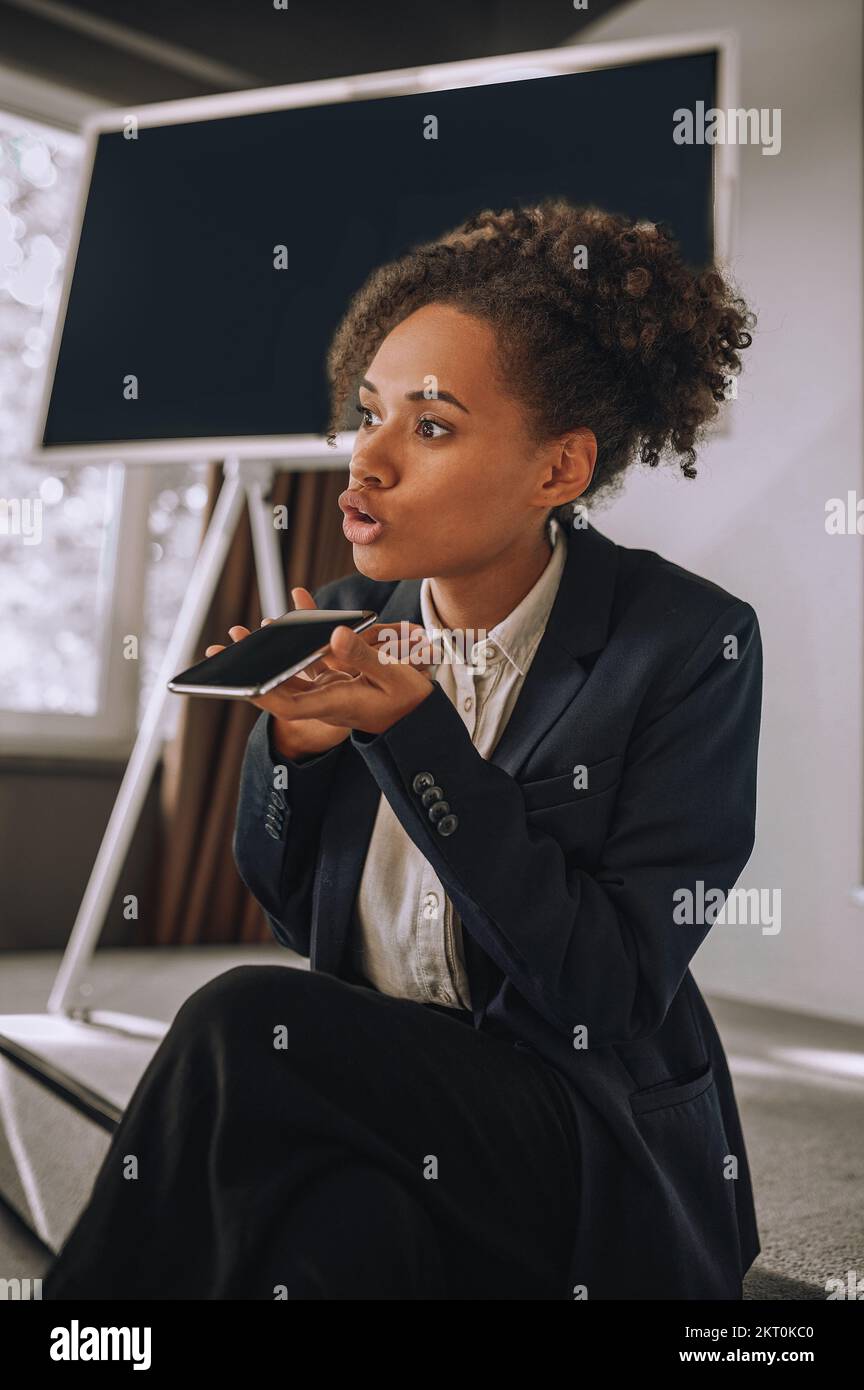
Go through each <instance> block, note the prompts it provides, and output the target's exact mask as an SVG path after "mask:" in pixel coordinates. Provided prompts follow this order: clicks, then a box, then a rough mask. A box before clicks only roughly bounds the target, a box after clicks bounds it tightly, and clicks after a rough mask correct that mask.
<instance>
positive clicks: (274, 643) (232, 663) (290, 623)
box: [170, 608, 375, 691]
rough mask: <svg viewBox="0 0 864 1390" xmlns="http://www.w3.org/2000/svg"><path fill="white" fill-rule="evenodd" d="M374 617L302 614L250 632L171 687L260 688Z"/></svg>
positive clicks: (338, 612) (351, 612) (315, 611)
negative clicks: (340, 631)
mask: <svg viewBox="0 0 864 1390" xmlns="http://www.w3.org/2000/svg"><path fill="white" fill-rule="evenodd" d="M374 617H375V614H374V613H370V612H368V611H366V612H363V611H360V610H357V609H349V610H345V611H341V610H335V609H317V608H310V609H298V610H297V611H296V612H294V613H287V614H285V616H284V617H282V618H277V619H275V620H274V622H272V623H268V625H267V627H262V628H258V630H257V631H256V632H250V634H249V636H248V637H244V638H243V639H242V640H241V641H239V642H235V643H234V644H233V645H232V646H228V647H226V648H225V649H224V651H221V652H217V653H216V655H215V656H208V657H205V659H204V660H203V661H199V662H198V663H197V664H196V665H195V666H190V667H189V669H188V671H183V672H181V674H180V675H178V676H175V677H174V679H173V680H172V681H171V683H170V684H171V686H172V688H173V687H175V686H178V685H180V686H197V687H199V688H200V687H203V688H211V687H212V688H213V689H214V691H216V690H222V689H248V688H250V687H258V686H261V685H264V684H266V683H267V682H268V681H270V680H272V679H273V678H274V677H276V676H278V675H280V674H281V673H282V672H283V671H287V670H289V669H290V668H291V667H293V666H296V665H297V663H298V662H302V661H303V660H304V659H305V658H307V657H310V656H311V655H312V654H313V653H314V652H317V651H318V650H319V649H320V648H321V647H326V645H327V643H328V642H329V641H330V636H331V634H332V632H333V630H334V628H337V627H342V626H343V625H344V626H348V627H353V628H355V629H357V628H361V627H365V626H367V625H368V623H369V622H371V621H372V620H373V619H374Z"/></svg>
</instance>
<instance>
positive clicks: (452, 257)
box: [326, 198, 756, 521]
mask: <svg viewBox="0 0 864 1390" xmlns="http://www.w3.org/2000/svg"><path fill="white" fill-rule="evenodd" d="M580 248H583V249H582V250H580ZM577 252H578V255H577ZM580 263H584V264H585V268H584V269H582V268H579V265H580ZM431 303H437V304H449V305H451V306H454V307H456V308H458V309H460V310H462V311H463V312H467V313H472V314H474V315H476V316H478V317H480V318H482V319H484V320H485V321H486V322H488V323H489V324H490V325H491V327H492V328H493V329H494V330H495V334H496V357H497V361H496V377H497V379H498V380H499V382H500V384H501V386H502V389H504V390H505V391H506V392H507V393H508V395H510V396H511V397H512V398H514V399H517V400H519V401H520V402H521V403H522V404H523V405H524V407H525V410H526V419H527V428H528V433H529V437H530V438H531V439H532V441H533V442H534V443H536V444H541V443H544V442H548V441H550V440H551V439H554V438H557V437H560V436H562V435H564V434H566V433H568V432H569V431H573V430H576V429H577V428H578V427H580V426H582V427H587V428H589V429H591V430H592V431H593V433H594V435H595V436H596V439H597V445H598V450H597V462H596V466H595V469H594V474H593V477H592V479H591V482H590V484H589V486H588V487H587V488H586V489H585V492H584V493H583V494H582V496H583V497H585V498H588V497H589V496H590V497H591V498H592V499H596V497H597V496H598V495H600V494H603V495H604V496H605V497H607V498H608V497H609V496H611V495H614V494H616V493H617V492H618V491H619V490H620V485H621V481H622V478H623V474H624V473H625V471H626V470H627V469H628V468H629V467H630V465H631V464H632V463H634V462H635V461H636V459H637V457H638V458H640V459H641V461H642V462H643V463H646V464H649V465H650V466H651V467H656V465H657V463H658V462H659V460H660V458H661V455H663V454H665V453H667V452H668V453H670V454H672V455H677V456H679V460H680V466H681V470H682V472H683V473H684V475H685V477H688V478H693V477H695V476H696V469H695V466H694V465H695V461H696V447H695V446H696V444H697V443H701V442H702V439H703V438H704V429H705V426H706V424H707V423H708V422H710V421H711V420H712V419H713V418H714V417H715V416H716V415H717V412H718V402H721V401H723V400H725V399H726V398H727V397H726V393H727V388H728V384H729V382H730V379H731V376H732V375H733V374H737V373H738V372H739V371H740V369H741V359H740V357H739V352H740V350H741V349H742V348H746V347H749V346H750V343H751V341H752V338H751V335H750V333H749V332H747V328H752V327H754V326H755V322H756V320H755V316H754V315H753V314H752V313H751V312H750V310H749V309H748V308H747V306H746V304H745V302H744V301H743V299H741V298H738V297H735V292H734V287H733V286H732V285H731V284H730V281H729V279H728V277H726V278H724V276H723V275H721V274H720V273H719V271H718V270H717V268H716V267H715V266H710V267H708V268H707V269H703V270H696V269H693V268H691V267H689V266H688V265H687V264H686V263H685V262H684V261H683V259H682V257H681V253H680V249H679V247H678V245H677V243H676V241H675V240H674V239H673V237H672V235H671V233H670V231H669V229H668V226H667V225H666V224H665V223H653V222H646V221H635V220H634V219H633V218H630V217H627V216H624V215H620V214H617V213H611V212H605V211H602V210H601V209H600V208H597V207H594V206H586V207H576V206H574V205H573V204H571V203H569V202H568V201H567V200H566V199H564V198H546V199H544V200H542V201H541V202H539V203H537V204H535V205H533V206H528V207H524V208H523V207H515V208H506V209H503V210H501V211H498V212H494V211H492V210H491V209H489V208H486V209H484V210H483V211H481V212H478V213H476V214H475V215H474V216H472V217H469V218H468V219H467V220H466V221H465V222H464V223H462V224H461V225H460V226H458V227H456V228H454V229H453V230H452V231H450V232H448V233H446V234H445V235H444V236H442V237H441V238H439V239H438V240H436V241H431V242H425V243H422V244H419V245H417V246H415V247H413V248H412V250H411V251H409V252H408V253H407V254H406V255H404V256H401V257H400V258H399V259H397V260H394V261H391V262H390V263H388V264H385V265H382V266H380V267H378V268H376V269H375V270H374V271H373V272H372V273H371V274H370V276H369V277H368V279H367V280H366V282H365V284H364V285H363V286H362V287H361V288H360V289H359V290H358V291H357V293H356V294H355V295H354V296H353V298H352V299H351V301H350V304H349V306H348V310H347V312H346V314H345V316H344V317H343V319H342V321H341V323H340V324H339V326H338V328H337V329H336V332H335V334H334V336H333V339H332V341H331V344H330V348H329V351H328V354H327V372H328V379H329V381H330V388H331V390H330V406H331V413H330V421H329V429H328V432H327V436H326V437H327V442H328V444H330V445H334V444H335V436H336V435H337V434H338V433H339V432H340V430H342V429H351V428H355V426H353V425H352V424H350V423H349V421H348V419H347V418H346V417H345V415H344V414H343V411H344V409H345V406H346V402H348V400H349V398H352V397H353V398H354V399H356V394H357V388H358V387H359V383H360V381H361V379H362V377H363V375H364V373H365V371H366V369H367V367H368V365H369V363H370V362H371V360H372V358H373V357H374V355H375V352H376V351H377V349H378V346H379V345H380V343H381V342H382V340H383V339H384V338H385V337H386V335H387V334H388V333H389V332H390V331H391V329H393V328H395V327H396V325H397V324H398V323H400V322H401V321H402V320H403V319H405V318H407V317H408V315H409V314H412V313H413V312H414V311H415V310H417V309H419V308H421V307H422V306H424V305H426V304H431ZM577 505H578V504H577V502H576V500H575V499H574V500H573V501H571V502H568V503H565V504H563V506H559V507H556V508H553V509H552V512H553V513H554V514H555V515H557V516H558V518H559V519H560V520H562V521H569V520H571V519H572V517H573V513H574V510H575V508H576V507H577Z"/></svg>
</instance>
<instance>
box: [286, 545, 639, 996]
mask: <svg viewBox="0 0 864 1390" xmlns="http://www.w3.org/2000/svg"><path fill="white" fill-rule="evenodd" d="M565 537H566V544H567V558H566V561H565V564H564V569H563V570H562V572H561V582H560V584H559V586H558V592H557V594H556V596H555V601H554V603H553V605H552V609H551V612H550V614H549V620H548V622H547V624H546V628H545V631H544V633H543V636H542V638H541V640H540V644H539V646H538V648H537V651H536V652H535V654H534V660H533V661H532V663H531V666H530V668H529V671H528V674H527V676H526V677H525V681H524V683H523V685H522V689H521V691H520V692H519V697H518V699H517V701H516V704H515V705H514V707H513V711H512V713H511V715H510V718H509V720H508V722H507V724H506V726H505V728H504V731H503V733H502V735H501V737H500V739H499V740H498V743H497V745H496V746H495V748H494V749H493V751H492V754H491V756H490V758H489V761H490V762H493V763H495V764H496V765H497V766H498V767H501V768H503V769H504V771H506V772H509V773H510V774H511V776H516V775H517V774H518V772H519V771H520V770H521V768H522V767H523V766H524V764H525V762H526V761H527V759H528V758H529V757H530V755H531V753H532V752H533V750H534V748H535V747H536V746H537V744H538V743H539V742H540V740H541V739H542V738H543V737H544V735H545V734H546V733H547V732H548V731H549V729H550V728H551V727H552V725H553V724H554V723H555V721H556V719H557V718H558V716H559V715H560V714H561V713H562V711H563V710H565V709H566V708H567V706H568V705H569V704H570V703H571V702H572V701H573V700H574V699H575V698H576V696H577V694H578V693H579V690H580V689H581V687H582V685H583V684H584V682H585V680H586V678H587V675H588V667H587V666H586V665H585V664H584V663H583V662H582V661H581V659H580V658H582V657H583V656H587V655H588V654H589V653H592V652H595V651H598V650H599V649H600V648H601V647H602V646H603V645H604V644H605V641H606V636H607V633H608V629H609V618H610V614H611V608H612V599H613V595H614V591H615V579H616V575H617V570H618V552H617V549H616V547H615V545H614V544H613V542H612V541H610V540H609V539H608V538H607V537H606V536H603V535H601V534H600V532H599V531H596V530H595V529H594V527H593V526H591V525H590V524H588V525H586V526H585V527H584V528H574V529H572V530H570V531H567V532H565ZM420 584H421V580H419V579H403V580H401V581H400V582H399V583H398V584H397V585H396V586H395V588H394V589H393V590H392V592H391V593H390V595H389V597H388V599H387V601H386V602H385V604H384V605H383V607H382V608H381V609H380V611H379V615H378V621H379V622H393V623H396V622H400V621H408V622H415V623H420V622H422V613H421V608H420ZM343 757H344V767H343V768H342V769H341V770H340V775H339V791H338V795H337V796H335V797H334V799H333V801H332V803H331V805H330V807H329V808H328V813H327V815H326V816H325V819H324V824H323V826H322V833H321V860H320V864H319V871H318V876H317V879H316V883H315V892H314V896H313V910H312V937H311V957H310V959H311V965H312V967H313V969H316V970H325V971H329V972H330V973H331V974H339V973H340V968H341V963H342V954H343V948H344V944H345V941H346V938H347V936H348V932H349V927H350V922H351V916H352V912H353V907H354V901H355V898H356V896H357V890H358V888H359V885H360V877H361V874H362V872H363V864H364V861H365V858H366V850H367V848H368V845H369V841H370V839H371V836H372V829H373V826H374V823H375V816H376V813H377V809H378V804H379V800H380V796H381V791H380V788H379V786H378V784H377V782H376V781H375V779H374V777H373V776H372V774H371V773H370V772H369V770H368V768H367V767H366V764H365V763H364V761H363V759H362V758H361V756H360V754H359V753H358V752H357V751H356V749H354V748H352V747H351V745H350V742H349V743H346V745H345V751H344V754H343Z"/></svg>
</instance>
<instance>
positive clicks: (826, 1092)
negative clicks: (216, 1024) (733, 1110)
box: [0, 946, 864, 1301]
mask: <svg viewBox="0 0 864 1390" xmlns="http://www.w3.org/2000/svg"><path fill="white" fill-rule="evenodd" d="M58 959H59V958H58V956H57V954H56V953H55V952H15V953H6V954H4V955H3V956H2V957H0V963H2V969H0V1014H2V1013H26V1012H39V1011H41V1010H42V1009H43V1008H44V1005H45V1000H46V998H47V994H48V990H49V988H50V983H51V980H52V979H53V976H54V972H55V971H56V968H57V963H58ZM245 961H253V962H261V963H268V962H272V961H279V962H281V963H283V964H288V963H289V962H290V961H291V957H290V956H289V953H288V952H286V951H283V950H281V948H279V947H275V946H264V947H243V948H240V949H239V950H238V949H234V950H226V949H225V948H204V949H200V948H186V949H182V950H171V951H168V950H159V951H150V952H143V951H135V952H130V951H120V950H114V951H100V952H99V953H98V954H97V957H96V962H95V964H94V968H93V971H92V974H91V985H92V994H91V995H90V996H89V998H88V1003H89V1004H90V1005H91V1006H93V1007H99V1008H106V1009H118V1010H129V1011H131V1012H134V1013H136V1014H143V1015H145V1016H150V1017H154V1018H163V1019H166V1020H168V1019H170V1018H172V1017H173V1014H174V1012H175V1011H176V1009H177V1008H178V1007H179V1005H180V1004H181V1003H182V1001H183V999H184V998H186V996H187V995H188V994H189V993H191V991H192V990H193V989H195V988H197V986H198V985H199V984H202V983H203V982H204V981H205V980H206V979H209V978H211V977H212V976H214V975H217V974H220V973H221V972H222V971H223V970H227V969H228V968H230V966H232V965H235V964H239V963H241V962H245ZM708 1002H709V1006H710V1008H711V1011H712V1013H713V1015H714V1017H715V1019H716V1021H717V1025H718V1028H719V1029H720V1033H721V1036H722V1038H723V1042H724V1045H725V1047H726V1050H727V1054H728V1056H729V1061H730V1066H731V1069H732V1074H733V1078H734V1082H735V1090H736V1094H737V1096H738V1101H739V1105H740V1108H741V1115H742V1122H743V1126H744V1135H745V1139H746V1142H747V1149H748V1153H749V1156H750V1163H751V1168H752V1170H753V1181H754V1187H755V1191H756V1200H757V1208H758V1214H759V1227H760V1232H761V1237H762V1253H761V1255H760V1256H759V1258H758V1260H757V1261H756V1263H755V1264H754V1266H753V1269H752V1270H751V1271H750V1273H749V1274H748V1276H747V1279H746V1282H745V1298H747V1299H755V1300H792V1301H797V1300H808V1299H824V1298H825V1297H826V1281H828V1280H830V1279H840V1280H843V1281H844V1282H845V1280H846V1276H847V1272H848V1271H849V1270H853V1271H857V1273H858V1275H859V1276H860V1277H864V1203H862V1199H861V1193H862V1170H864V1160H862V1152H861V1149H862V1146H861V1133H862V1110H864V1029H862V1028H859V1027H856V1026H854V1025H852V1024H843V1023H834V1022H830V1021H827V1020H822V1019H818V1018H813V1017H809V1016H805V1015H801V1014H796V1013H792V1012H788V1011H785V1010H775V1009H767V1008H764V1007H760V1006H755V1005H750V1004H743V1003H740V1002H738V1001H731V1000H725V999H716V998H711V997H709V1000H708ZM49 1263H50V1254H49V1252H48V1251H47V1250H46V1249H45V1248H44V1247H43V1246H42V1245H41V1244H40V1243H39V1242H38V1241H37V1240H35V1239H34V1238H33V1237H32V1235H31V1234H30V1233H29V1231H28V1230H27V1229H26V1228H25V1227H24V1226H23V1224H22V1223H21V1221H20V1220H19V1219H18V1218H17V1217H16V1216H15V1214H14V1213H13V1212H11V1211H10V1210H9V1209H8V1208H5V1207H4V1206H3V1205H2V1203H0V1278H2V1277H5V1276H7V1275H9V1274H11V1273H12V1272H14V1274H15V1275H17V1276H18V1277H19V1278H28V1277H29V1278H38V1277H39V1276H40V1275H42V1274H43V1273H44V1271H45V1269H46V1268H47V1266H48V1264H49Z"/></svg>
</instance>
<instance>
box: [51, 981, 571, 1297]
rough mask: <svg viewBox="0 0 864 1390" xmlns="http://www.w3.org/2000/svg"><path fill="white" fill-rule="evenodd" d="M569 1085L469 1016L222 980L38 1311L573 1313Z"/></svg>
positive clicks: (372, 994) (121, 1131)
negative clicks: (168, 1307)
mask: <svg viewBox="0 0 864 1390" xmlns="http://www.w3.org/2000/svg"><path fill="white" fill-rule="evenodd" d="M562 1084H563V1083H562V1082H561V1081H560V1080H559V1078H557V1076H556V1075H555V1073H554V1072H553V1071H551V1070H550V1069H548V1068H547V1066H546V1064H545V1063H544V1062H543V1061H542V1060H541V1059H540V1058H539V1057H537V1056H536V1055H535V1054H533V1053H530V1052H526V1051H524V1050H522V1049H516V1048H515V1047H514V1046H513V1043H512V1042H511V1041H510V1040H507V1039H503V1038H501V1037H496V1036H493V1035H492V1034H489V1033H485V1032H483V1031H478V1030H477V1029H475V1028H474V1027H473V1019H472V1017H471V1015H470V1014H469V1013H467V1012H463V1011H454V1010H449V1009H447V1010H445V1009H441V1008H438V1007H436V1006H434V1005H424V1004H419V1003H415V1002H413V1001H411V1000H405V999H394V998H392V997H391V996H389V995H385V994H382V993H380V992H378V991H377V990H375V989H373V988H371V987H369V988H367V987H364V986H362V985H359V984H351V983H348V982H346V981H344V980H340V979H337V978H336V977H335V976H332V975H327V974H322V973H318V972H313V971H308V970H298V969H294V968H291V967H289V966H278V965H268V966H261V965H243V966H239V967H237V968H236V969H233V970H229V971H227V972H226V973H224V974H222V975H220V976H218V977H217V978H216V979H214V980H211V981H210V982H209V983H208V984H206V985H204V986H203V987H202V988H201V989H199V990H197V991H196V992H195V993H194V994H193V995H191V996H190V998H189V999H187V1000H186V1002H185V1003H184V1004H183V1006H182V1007H181V1009H180V1011H179V1013H178V1014H177V1016H176V1018H175V1020H174V1022H173V1024H172V1025H171V1027H170V1029H169V1031H168V1032H167V1034H166V1035H165V1037H164V1038H163V1039H162V1042H161V1043H160V1045H159V1048H158V1049H157V1051H156V1053H155V1054H154V1056H153V1058H152V1059H151V1062H150V1064H149V1066H148V1068H147V1070H146V1072H145V1073H144V1075H143V1076H142V1078H141V1080H140V1082H139V1084H138V1086H137V1087H136V1090H135V1092H134V1095H133V1096H132V1098H131V1100H130V1103H129V1106H128V1108H127V1110H126V1111H125V1113H124V1116H123V1119H122V1121H121V1123H120V1125H119V1126H118V1128H117V1130H116V1131H115V1133H114V1135H113V1137H112V1142H111V1145H110V1148H109V1150H108V1153H107V1154H106V1156H105V1159H104V1162H103V1164H102V1166H101V1168H100V1170H99V1173H98V1175H97V1177H96V1181H95V1183H94V1186H93V1190H92V1193H91V1196H90V1200H89V1204H88V1206H87V1207H86V1209H85V1210H84V1212H83V1213H82V1215H81V1218H80V1220H79V1221H78V1223H77V1225H76V1226H75V1228H74V1230H73V1231H72V1233H71V1235H70V1236H69V1238H68V1240H67V1241H66V1244H65V1245H64V1247H63V1249H62V1250H61V1251H60V1253H59V1255H58V1256H57V1258H56V1260H55V1261H54V1263H53V1265H52V1266H51V1268H50V1269H49V1271H48V1274H47V1276H46V1278H45V1280H44V1281H43V1298H48V1299H55V1298H56V1299H64V1298H68V1299H74V1298H85V1299H125V1298H130V1299H131V1298H150V1299H182V1298H199V1299H201V1298H205V1299H209V1298H213V1299H271V1300H275V1299H279V1298H292V1299H297V1298H300V1299H330V1298H344V1299H379V1298H386V1299H389V1298H394V1299H395V1298H399V1299H406V1298H408V1299H411V1298H423V1299H426V1298H442V1299H444V1298H446V1299H462V1298H466V1299H467V1298H471V1299H474V1298H478V1299H499V1298H503V1299H509V1298H514V1299H515V1298H518V1299H525V1298H531V1299H533V1298H537V1299H541V1298H542V1299H554V1298H569V1297H571V1291H570V1290H569V1288H568V1287H567V1285H568V1271H569V1259H570V1256H571V1253H572V1250H573V1243H574V1238H575V1230H574V1228H575V1216H576V1210H577V1201H576V1198H577V1186H576V1185H577V1183H578V1181H579V1171H578V1166H577V1164H578V1154H577V1139H576V1133H575V1129H574V1127H573V1120H572V1118H571V1116H570V1114H569V1112H568V1108H567V1103H566V1099H565V1097H564V1094H563V1092H562V1091H561V1090H560V1089H559V1087H560V1086H561V1085H562Z"/></svg>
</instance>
